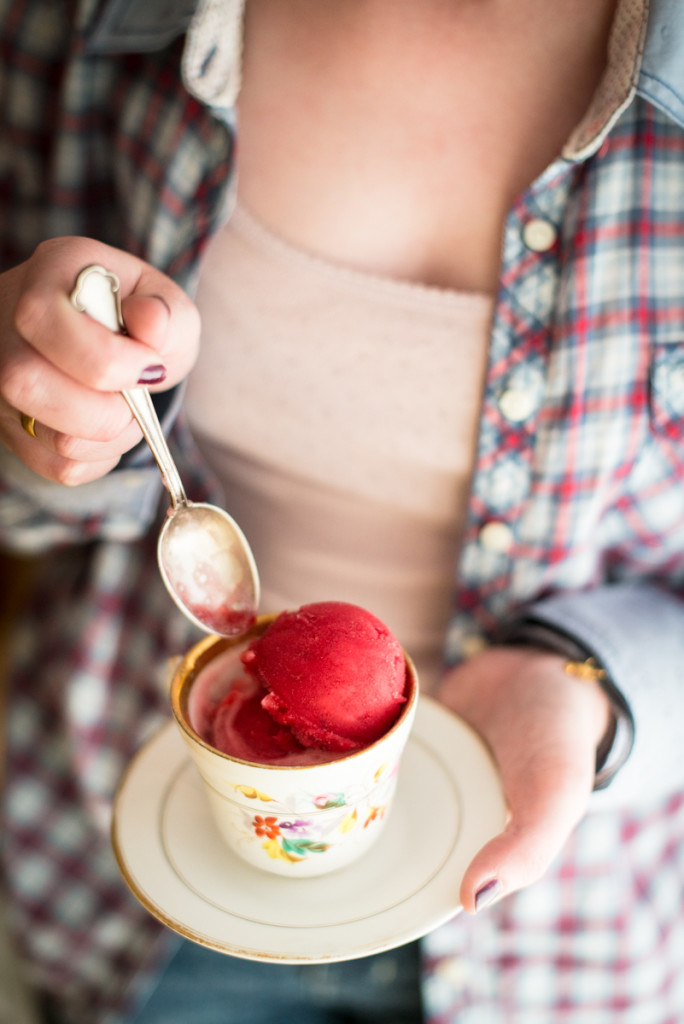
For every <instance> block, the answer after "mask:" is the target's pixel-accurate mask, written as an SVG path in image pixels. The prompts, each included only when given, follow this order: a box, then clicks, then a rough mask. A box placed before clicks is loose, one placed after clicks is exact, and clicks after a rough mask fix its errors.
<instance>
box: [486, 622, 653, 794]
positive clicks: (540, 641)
mask: <svg viewBox="0 0 684 1024" xmlns="http://www.w3.org/2000/svg"><path fill="white" fill-rule="evenodd" d="M495 642H496V643H500V644H505V645H507V646H510V645H512V646H517V645H525V646H527V647H535V648H537V649H539V650H545V651H551V652H554V653H556V654H559V655H562V656H563V657H564V671H565V674H570V675H574V676H575V677H576V678H578V681H580V682H585V683H588V684H589V685H594V686H596V687H597V689H599V690H600V691H601V693H602V694H603V697H604V703H603V707H604V710H605V714H606V717H605V719H604V725H603V728H602V729H601V731H600V732H599V738H598V741H597V745H596V770H595V779H594V789H605V787H606V786H608V785H609V784H610V782H611V781H612V780H613V778H614V777H615V775H616V774H617V772H618V771H619V770H620V768H621V767H622V765H623V764H624V763H625V761H626V760H627V758H628V757H629V754H630V752H631V749H632V745H633V742H634V721H633V718H632V713H631V711H630V709H629V706H628V704H627V702H626V701H625V699H624V697H623V696H622V694H621V693H620V691H619V690H618V688H617V687H616V685H615V683H614V682H613V680H612V678H611V677H610V674H609V672H608V670H607V669H606V667H605V666H604V665H603V664H602V663H601V661H600V659H599V658H598V657H597V655H596V653H595V652H594V651H591V650H589V649H588V648H586V647H585V646H584V645H582V644H580V643H579V642H578V641H577V640H575V639H574V638H573V637H571V636H569V635H568V634H565V633H562V632H560V631H559V630H556V629H554V628H552V627H551V626H548V625H547V624H546V623H543V622H538V621H536V620H534V619H518V620H516V621H515V622H513V623H507V624H504V625H503V626H502V627H501V629H500V631H499V634H498V635H497V636H496V638H495Z"/></svg>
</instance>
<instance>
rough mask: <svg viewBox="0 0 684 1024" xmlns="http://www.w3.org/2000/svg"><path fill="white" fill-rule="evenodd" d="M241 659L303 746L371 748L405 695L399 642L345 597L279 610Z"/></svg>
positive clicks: (268, 706) (269, 706)
mask: <svg viewBox="0 0 684 1024" xmlns="http://www.w3.org/2000/svg"><path fill="white" fill-rule="evenodd" d="M242 661H243V664H244V665H245V668H246V669H247V671H248V672H249V673H250V674H251V675H252V676H253V677H254V679H255V680H256V681H257V682H258V683H259V685H260V686H262V687H263V688H264V690H266V691H267V694H266V696H265V697H264V698H263V699H262V701H261V705H262V707H263V709H264V710H265V711H267V712H268V714H269V715H270V716H271V718H272V719H274V720H275V722H277V723H280V724H281V725H283V726H287V727H288V728H289V729H290V730H291V731H292V733H293V734H294V736H295V737H296V739H297V741H298V742H299V743H301V744H302V746H304V747H316V748H318V749H321V750H329V751H339V752H345V751H351V750H356V749H359V748H360V747H364V746H367V745H368V744H369V743H372V742H374V741H375V740H376V739H379V738H380V737H381V736H382V735H383V734H384V733H385V732H387V730H388V729H389V728H390V727H391V726H392V725H393V724H394V722H395V721H396V719H397V717H398V715H399V711H400V709H401V705H402V704H403V703H404V702H405V700H406V695H405V691H406V664H405V660H404V653H403V651H402V649H401V646H400V644H399V641H398V640H397V639H396V637H395V636H394V635H393V633H392V632H391V631H390V630H389V629H388V627H387V626H385V624H384V623H383V622H381V621H380V619H378V618H376V616H375V615H372V614H371V613H370V612H367V611H365V609H363V608H359V607H358V606H357V605H353V604H348V603H346V602H342V601H321V602H318V603H316V604H308V605H304V606H303V607H301V608H300V609H299V610H298V611H293V612H289V611H288V612H282V613H281V614H280V615H279V616H278V617H277V618H276V619H275V620H274V621H273V622H272V623H271V625H270V626H269V627H268V629H266V631H265V632H264V633H263V634H262V635H261V636H260V637H259V638H258V639H257V640H255V641H253V642H252V644H250V646H249V647H248V649H247V650H246V651H245V653H244V654H243V655H242Z"/></svg>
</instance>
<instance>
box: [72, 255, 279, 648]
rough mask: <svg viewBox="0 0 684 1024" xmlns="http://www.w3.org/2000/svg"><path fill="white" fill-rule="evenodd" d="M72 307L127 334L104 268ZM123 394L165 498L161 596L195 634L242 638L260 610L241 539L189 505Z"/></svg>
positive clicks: (158, 443)
mask: <svg viewBox="0 0 684 1024" xmlns="http://www.w3.org/2000/svg"><path fill="white" fill-rule="evenodd" d="M71 301H72V303H73V305H74V306H75V307H76V309H78V310H79V311H80V312H84V313H87V314H88V315H89V316H91V317H92V318H93V319H94V320H97V321H98V322H99V323H101V324H104V326H105V327H108V328H109V329H110V330H111V331H116V332H118V333H120V334H123V333H125V331H126V328H125V325H124V322H123V317H122V315H121V300H120V291H119V280H118V278H117V277H116V275H115V274H112V273H111V272H110V271H108V270H105V268H104V267H100V266H97V265H93V266H90V267H86V269H85V270H83V271H81V273H80V274H79V275H78V278H77V279H76V285H75V288H74V290H73V292H72V294H71ZM122 395H123V397H124V398H125V400H126V402H127V403H128V406H129V408H130V410H131V412H132V413H133V416H134V417H135V419H136V420H137V422H138V424H139V426H140V429H141V430H142V432H143V436H144V438H145V440H146V441H147V443H148V445H149V446H150V449H151V451H152V454H153V455H154V458H155V461H156V463H157V465H158V466H159V469H160V472H161V475H162V480H163V482H164V486H165V487H166V489H167V491H168V492H169V495H170V498H171V506H170V508H169V510H168V512H167V514H166V521H165V522H164V525H163V527H162V530H161V533H160V535H159V541H158V543H157V562H158V564H159V571H160V573H161V577H162V580H163V581H164V583H165V585H166V589H167V590H168V592H169V594H170V595H171V597H172V598H173V600H174V601H175V602H176V604H177V605H178V607H179V608H180V610H181V611H182V612H183V613H184V615H186V616H187V618H188V619H190V620H191V622H194V624H195V625H196V626H199V628H200V629H203V630H206V632H207V633H217V634H218V635H219V636H228V637H235V636H241V635H242V634H243V633H246V632H247V630H248V629H249V628H250V626H252V624H253V623H254V621H255V619H256V615H257V609H258V607H259V574H258V572H257V567H256V563H255V561H254V556H253V554H252V551H251V548H250V546H249V544H248V542H247V539H246V537H245V535H244V533H243V532H242V530H241V529H240V527H239V526H238V524H237V523H236V522H235V520H234V519H233V518H232V517H231V516H229V515H228V513H227V512H224V511H223V509H220V508H217V507H216V506H215V505H208V504H205V503H203V502H193V501H189V500H188V498H187V496H186V494H185V490H184V489H183V485H182V483H181V479H180V475H179V473H178V470H177V468H176V464H175V462H174V461H173V458H172V456H171V453H170V451H169V448H168V445H167V444H166V438H165V437H164V434H163V431H162V429H161V425H160V423H159V419H158V417H157V413H156V411H155V408H154V405H153V403H152V399H151V397H150V393H149V391H148V390H147V388H143V387H137V388H130V389H128V390H125V391H122Z"/></svg>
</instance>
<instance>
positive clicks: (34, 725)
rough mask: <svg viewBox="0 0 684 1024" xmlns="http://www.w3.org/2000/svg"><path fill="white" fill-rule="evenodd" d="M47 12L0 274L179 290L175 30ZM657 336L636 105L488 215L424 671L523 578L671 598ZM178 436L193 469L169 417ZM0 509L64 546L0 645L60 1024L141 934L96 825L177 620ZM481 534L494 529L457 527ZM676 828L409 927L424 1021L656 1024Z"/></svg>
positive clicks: (209, 184)
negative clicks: (488, 311)
mask: <svg viewBox="0 0 684 1024" xmlns="http://www.w3.org/2000/svg"><path fill="white" fill-rule="evenodd" d="M72 6H75V5H72V4H69V3H60V4H58V3H50V2H47V0H45V2H27V0H12V2H10V0H0V24H1V26H2V31H1V32H0V69H1V72H2V83H1V88H0V97H1V98H0V102H1V103H2V119H3V132H2V133H1V134H0V202H1V203H2V206H3V208H4V209H5V210H7V211H8V213H9V214H11V215H8V216H6V217H5V219H4V220H3V223H2V231H1V233H0V246H1V249H0V252H1V256H2V264H3V266H8V265H11V264H12V263H14V262H16V261H18V260H21V259H24V258H25V257H26V256H27V255H28V254H29V253H30V252H31V250H32V249H33V247H34V246H35V245H36V244H37V243H38V242H39V241H40V239H41V238H44V237H48V236H50V235H59V234H71V233H74V234H86V235H92V236H95V237H98V238H100V239H102V240H104V241H107V242H109V243H110V244H113V245H118V246H121V247H123V248H127V249H129V250H131V251H133V252H135V253H137V254H138V255H140V256H143V257H144V258H147V259H149V260H150V261H151V262H153V263H155V264H156V265H157V266H159V267H161V268H162V269H165V270H167V271H168V272H170V273H172V274H174V275H175V276H176V277H177V278H178V279H179V280H181V281H186V282H187V280H188V279H189V277H190V276H191V274H192V272H193V270H194V268H195V265H196V260H197V257H198V254H199V253H200V252H201V250H202V247H203V245H204V243H205V241H206V238H207V236H208V235H209V234H210V232H211V230H213V227H214V226H215V224H216V221H217V218H218V217H220V216H221V215H222V211H223V210H224V208H225V196H226V189H227V185H228V182H229V178H230V170H231V156H232V142H231V138H230V134H229V133H228V131H227V129H226V127H225V125H224V124H222V123H221V122H220V121H216V120H214V119H213V118H212V117H211V115H210V113H209V112H208V111H207V110H206V109H205V108H204V107H202V106H201V105H200V104H198V103H197V101H196V100H194V99H192V98H191V97H190V96H189V95H188V94H187V93H186V92H185V91H184V90H183V88H182V87H181V85H180V84H179V75H178V64H179V60H180V55H181V46H180V43H172V44H171V45H170V46H167V47H165V48H164V49H161V50H159V51H156V52H153V53H129V54H125V55H123V56H121V55H119V56H115V57H110V56H108V55H107V54H106V53H104V52H95V51H94V50H92V49H89V38H90V37H89V34H88V29H89V24H90V22H89V19H92V17H93V16H94V15H93V12H94V11H96V10H98V9H99V6H101V5H96V4H87V5H83V6H82V8H81V20H80V22H79V27H78V30H76V31H74V30H72V28H71V26H70V24H68V21H67V20H65V16H66V13H67V12H68V11H69V10H70V8H71V7H72ZM84 12H85V13H84ZM532 219H541V220H543V221H544V222H546V223H548V224H551V225H552V226H553V227H554V229H555V231H556V233H557V240H556V242H555V244H553V245H552V246H551V248H549V249H547V250H546V251H544V252H536V251H533V250H531V249H530V248H528V247H527V246H526V245H525V241H524V238H525V228H526V225H528V223H529V222H530V220H532ZM683 328H684V132H683V131H682V129H681V127H680V126H679V125H677V124H676V123H675V122H674V121H673V120H671V119H670V118H669V117H668V116H666V114H664V113H662V112H660V111H659V110H657V109H655V108H654V107H653V106H651V105H649V104H648V103H646V102H645V101H644V100H643V99H640V98H638V97H637V98H635V99H634V100H633V101H632V103H631V104H630V105H629V106H628V107H627V109H626V110H625V111H624V112H623V113H622V115H621V116H620V118H619V119H618V120H617V122H616V124H615V125H614V126H613V128H612V130H611V131H610V133H609V134H608V135H607V137H606V138H605V140H604V141H603V143H602V144H601V146H600V148H599V149H598V151H597V152H596V153H594V154H592V155H590V156H588V157H587V158H584V157H583V159H582V160H581V161H577V162H573V161H571V160H567V161H566V160H560V161H558V162H557V163H556V164H554V165H553V166H552V167H551V168H550V169H549V170H548V171H547V172H546V173H545V174H544V175H543V176H542V177H541V178H540V179H539V181H537V182H536V183H535V185H534V186H533V187H532V188H531V189H530V190H529V191H528V192H527V193H526V194H525V195H524V196H523V197H522V198H521V199H519V201H518V202H517V203H516V205H515V207H514V209H513V210H512V211H511V213H510V216H509V219H508V222H507V226H506V234H505V245H504V252H503V269H502V278H501V290H500V294H499V296H498V302H497V310H496V319H495V323H494V327H493V332H492V342H491V354H490V361H489V370H488V376H487V382H486V392H485V395H484V403H483V418H482V427H481V436H480V444H479V452H478V459H477V467H476V473H475V476H474V480H473V487H472V494H471V498H470V506H469V518H468V525H467V529H466V534H465V538H464V544H463V550H462V555H461V559H460V565H459V567H458V573H457V576H456V579H457V584H456V585H455V593H454V616H453V622H452V627H451V630H450V635H449V649H448V659H449V660H451V661H455V660H457V659H459V658H461V657H462V656H463V655H464V653H467V651H468V650H469V649H471V645H472V644H473V643H477V642H478V640H479V638H481V637H482V636H487V635H488V634H489V633H490V631H491V630H492V629H493V627H494V626H495V625H496V624H497V623H498V622H499V621H500V620H501V618H502V617H503V616H505V615H506V614H507V613H508V612H510V611H512V610H513V609H515V608H517V607H519V606H520V604H521V603H523V602H526V601H529V600H533V599H535V600H536V599H539V598H541V597H543V596H544V595H545V594H548V593H552V592H558V591H563V590H568V591H581V590H582V589H583V588H588V587H592V586H593V585H595V584H598V583H603V582H612V581H615V582H619V581H622V580H632V579H655V578H657V579H658V580H659V581H661V582H662V583H663V584H664V585H669V586H671V587H672V588H674V589H680V590H681V588H682V583H683V579H684V500H683V499H682V483H683V480H682V477H683V476H684V458H683V457H682V435H683V433H684V342H683V340H682V339H683V338H684V331H683ZM511 394H513V395H516V394H517V395H522V396H524V405H525V408H524V410H523V411H524V415H522V414H521V412H520V404H519V403H518V405H517V407H516V406H515V404H514V407H513V408H514V409H515V408H517V412H515V414H513V415H512V414H511V405H510V396H511ZM454 400H456V401H457V400H458V392H457V383H456V382H455V386H454ZM177 440H178V443H179V444H180V446H181V447H180V450H179V453H180V452H185V453H186V457H187V458H192V450H191V447H190V445H189V441H188V439H187V438H186V437H185V435H184V434H183V433H182V428H181V429H180V430H179V431H177ZM181 469H182V473H183V476H184V479H186V480H189V481H191V480H192V479H193V477H192V472H191V467H190V465H189V464H188V465H182V467H181ZM119 479H123V477H120V478H119ZM194 480H195V484H194V486H193V485H192V483H191V485H190V491H191V493H192V495H193V497H201V493H202V488H203V487H204V485H205V483H204V479H203V476H202V474H201V473H199V474H198V475H197V476H196V477H194ZM2 501H3V504H1V505H0V526H2V527H3V535H4V539H5V540H6V541H7V543H8V544H10V545H11V544H12V543H13V542H14V543H20V542H21V543H30V541H27V539H26V538H27V531H26V529H25V527H26V523H25V521H22V520H25V519H26V517H27V516H28V515H30V516H31V525H32V532H33V533H34V534H35V535H37V536H39V537H40V545H41V546H42V547H44V548H46V547H48V546H49V545H50V544H53V545H54V544H56V545H64V544H66V543H67V542H70V543H73V542H74V541H76V542H78V545H79V546H77V547H75V548H73V547H72V548H70V549H69V551H68V552H65V553H64V554H59V553H58V554H55V555H52V556H50V557H49V558H47V559H46V560H45V563H44V565H43V566H42V567H41V575H40V578H39V579H38V581H37V584H38V585H37V587H36V594H37V595H38V596H36V599H35V602H34V604H33V606H32V607H31V608H30V609H29V611H28V612H27V614H26V616H25V618H24V619H23V620H22V622H21V624H20V627H19V630H18V633H17V635H16V637H15V641H16V642H15V644H14V650H13V672H12V687H13V690H12V695H11V700H10V701H9V702H8V705H9V719H8V726H7V734H8V750H7V786H6V793H5V798H4V807H3V827H2V832H3V870H4V884H5V886H6V888H7V891H8V894H9V897H10V903H11V908H12V924H13V929H14V932H15V935H16V936H17V939H18V941H19V943H20V945H21V949H22V951H23V953H24V955H25V958H26V961H27V963H28V964H29V965H30V969H31V971H32V978H33V981H34V982H35V984H36V986H37V987H39V988H41V989H43V990H44V991H46V992H49V993H50V994H51V996H52V997H53V999H54V1000H55V1003H56V1005H58V1006H59V1007H60V1008H61V1010H62V1012H63V1014H64V1019H68V1020H69V1021H70V1022H73V1024H95V1022H97V1024H102V1022H103V1021H104V1020H111V1021H115V1020H116V1019H118V1018H117V1014H118V1012H119V1011H120V1010H121V1007H122V1004H123V1003H124V1002H125V998H124V996H126V995H127V996H128V998H129V999H130V998H132V997H133V996H134V995H135V993H136V992H139V991H140V990H142V988H143V987H144V985H145V984H147V983H148V982H149V980H150V978H152V977H153V976H154V970H155V968H156V966H157V965H158V964H159V962H160V961H161V960H162V959H163V958H164V956H165V955H166V952H167V949H168V941H169V936H168V934H167V933H165V932H164V930H163V929H162V928H161V926H159V925H158V924H157V923H156V922H154V921H153V920H152V919H151V918H150V917H149V916H148V915H147V913H146V912H145V911H144V910H143V909H142V908H141V907H139V906H138V904H137V903H136V902H135V901H134V900H133V898H132V897H131V896H130V895H129V893H128V891H127V889H126V887H125V885H124V883H123V881H122V880H121V878H120V876H119V872H118V869H117V866H116V864H115V861H114V858H113V855H112V852H111V849H110V845H109V836H108V828H109V819H110V813H111V802H112V797H113V793H114V790H115V787H116V785H117V782H118V780H119V778H120V777H121V775H122V773H123V770H124V768H125V766H126V764H127V763H128V761H129V760H130V757H131V756H132V754H133V752H134V751H135V750H136V749H137V748H138V747H139V745H140V744H141V743H142V742H143V741H144V740H145V738H146V737H147V736H149V735H150V734H151V732H152V731H153V730H154V728H155V727H156V726H157V725H158V724H159V723H160V722H161V721H162V720H164V718H165V715H166V713H167V712H166V703H167V702H166V696H165V690H164V683H163V675H164V671H165V665H166V661H167V659H168V657H169V656H172V655H174V654H176V653H179V652H181V651H183V650H185V649H186V648H187V646H188V645H189V643H190V642H191V639H192V637H191V635H190V632H189V627H188V626H187V625H186V623H185V622H184V621H181V618H180V616H179V615H178V614H177V613H176V612H175V610H174V609H173V608H172V606H171V605H170V602H169V600H168V598H167V596H166V594H165V592H163V591H162V588H161V584H160V582H159V580H158V577H157V569H156V561H155V558H154V550H153V544H152V543H151V542H150V541H149V540H148V539H145V538H144V537H143V538H142V539H139V540H138V541H135V542H131V543H129V542H126V543H123V542H118V541H117V540H116V530H115V529H114V528H113V527H112V529H111V530H110V531H109V532H108V531H107V522H106V520H105V519H104V517H103V514H98V513H97V511H96V510H94V508H92V507H89V508H88V511H87V514H83V515H80V514H79V511H78V503H77V502H76V503H75V506H74V507H73V508H72V509H71V510H70V511H69V512H68V513H67V512H66V511H65V512H63V513H62V514H60V515H56V516H49V514H48V513H49V509H50V501H49V500H48V499H47V498H46V500H45V502H44V503H41V501H37V502H36V501H35V500H33V496H32V495H31V494H29V493H28V492H26V493H21V488H20V487H19V489H18V490H15V492H14V493H9V491H7V492H6V493H5V495H4V497H3V498H2ZM492 522H494V523H498V524H501V525H503V526H504V527H505V528H506V530H507V533H506V536H507V537H508V538H509V539H510V544H509V543H507V544H505V545H503V546H497V545H494V546H492V545H491V544H486V543H483V537H484V534H483V532H482V528H483V527H485V526H487V524H491V523H492ZM145 525H147V524H142V525H140V526H139V527H138V529H139V532H142V531H143V528H144V526H145ZM103 532H104V535H105V537H107V538H108V539H106V540H105V541H102V540H100V541H99V542H98V543H96V538H98V537H100V538H101V537H102V535H103ZM56 594H59V595H60V598H59V601H58V602H56V600H55V597H54V595H56ZM41 595H42V596H41ZM37 637H39V638H40V643H39V644H38V643H37V642H36V638H37ZM682 828H683V823H682V805H681V801H680V800H676V799H675V800H671V801H668V802H666V803H664V804H663V805H661V806H660V807H658V808H655V809H653V810H650V811H648V812H644V813H643V814H639V813H635V814H634V815H632V816H625V815H622V814H619V813H610V814H603V815H600V816H599V815H595V816H590V817H589V818H588V819H587V820H586V821H585V822H584V823H583V824H582V825H581V826H580V827H579V829H578V831H577V833H576V836H575V838H574V839H573V840H572V842H571V844H570V845H569V847H568V849H567V850H566V851H565V852H564V854H563V856H562V858H561V859H560V860H559V863H558V865H557V867H556V869H555V870H554V871H552V872H551V873H550V874H549V876H548V877H547V878H546V879H545V880H544V881H543V882H542V883H540V884H539V885H538V886H535V887H534V888H533V889H531V890H530V891H529V892H526V893H521V894H519V895H516V896H514V897H511V898H509V899H507V900H506V901H504V902H503V903H502V904H501V905H500V907H498V908H495V909H493V910H492V911H487V913H486V914H485V915H482V917H481V918H480V919H477V920H476V921H475V922H471V921H470V920H468V921H464V920H462V919H459V920H457V921H456V922H454V924H453V925H450V926H448V927H447V928H444V929H441V930H440V931H438V932H437V933H435V934H434V935H433V936H431V937H430V939H429V940H428V941H427V943H426V947H427V951H428V957H427V967H428V981H427V984H426V995H427V999H428V1007H429V1009H430V1010H431V1011H433V1012H434V1020H435V1021H436V1022H439V1024H442V1022H444V1024H446V1022H452V1021H453V1022H455V1021H457V1020H458V1021H459V1024H460V1022H468V1021H473V1022H477V1024H489V1022H491V1024H498V1022H499V1021H501V1022H504V1021H505V1022H507V1024H508V1022H518V1021H519V1022H520V1024H535V1022H537V1021H538V1022H539V1024H542V1022H543V1024H547V1022H548V1021H550V1020H554V1021H564V1022H566V1021H567V1022H569V1021H572V1022H575V1021H581V1022H582V1024H613V1022H615V1021H617V1020H619V1021H620V1024H646V1022H648V1024H656V1022H658V1024H666V1022H668V1024H669V1022H674V1021H675V1020H680V1019H681V1018H682V1014H683V1013H684V1010H682V1006H683V1004H684V994H683V993H682V991H681V981H677V979H676V977H675V972H674V968H673V963H674V960H673V955H674V954H673V950H675V951H678V950H681V948H682V946H681V940H682V936H681V927H682V925H681V914H680V913H679V914H678V910H679V907H678V906H676V905H674V904H675V903H676V899H675V900H674V901H673V899H672V894H673V893H674V894H675V896H677V894H678V895H679V896H680V894H681V891H682V880H683V879H682V863H681V858H682V848H683V843H682ZM616 849H617V850H620V851H621V854H620V856H621V858H622V859H621V867H620V870H621V872H622V873H621V874H620V877H619V883H618V878H617V875H616V874H615V871H614V869H615V857H616V853H615V851H616ZM587 879H588V880H589V881H590V882H591V883H592V884H591V885H589V886H588V887H587V886H586V885H585V882H586V881H587ZM616 907H619V908H621V910H620V912H619V914H618V916H617V917H616ZM549 936H553V943H552V944H550V939H549ZM445 964H446V965H447V966H445ZM597 965H598V967H599V968H600V970H597V969H596V966H597ZM523 967H524V969H522V968H523ZM459 971H460V973H459ZM680 974H681V972H680ZM674 1007H676V1008H678V1010H679V1016H677V1010H676V1009H673V1008H674Z"/></svg>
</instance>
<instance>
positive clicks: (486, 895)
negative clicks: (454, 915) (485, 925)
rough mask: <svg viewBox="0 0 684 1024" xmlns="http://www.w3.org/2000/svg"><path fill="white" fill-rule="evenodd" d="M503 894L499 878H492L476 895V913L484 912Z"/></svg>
mask: <svg viewBox="0 0 684 1024" xmlns="http://www.w3.org/2000/svg"><path fill="white" fill-rule="evenodd" d="M502 892H503V885H502V884H501V882H500V881H499V879H498V878H492V880H491V882H487V883H486V884H485V885H483V886H482V888H481V889H478V890H477V892H476V893H475V911H476V912H477V911H479V910H484V908H485V907H488V906H489V905H490V903H493V902H494V900H496V899H498V898H499V896H501V894H502Z"/></svg>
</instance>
